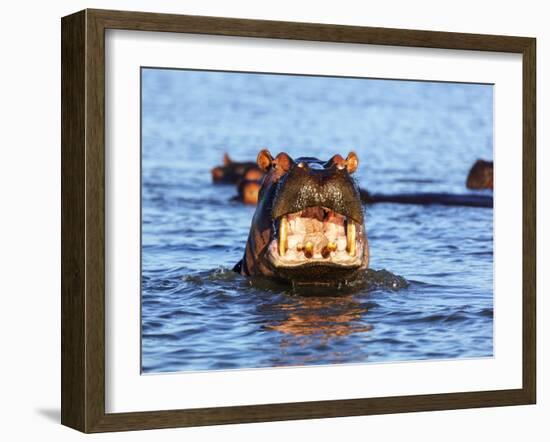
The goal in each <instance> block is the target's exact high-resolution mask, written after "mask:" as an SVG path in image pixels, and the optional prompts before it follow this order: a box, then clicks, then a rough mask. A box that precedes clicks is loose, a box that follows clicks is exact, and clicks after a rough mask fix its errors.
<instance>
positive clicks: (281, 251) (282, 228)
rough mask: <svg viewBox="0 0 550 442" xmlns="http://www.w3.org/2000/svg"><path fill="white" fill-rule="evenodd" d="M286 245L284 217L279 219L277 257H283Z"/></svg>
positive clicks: (286, 229)
mask: <svg viewBox="0 0 550 442" xmlns="http://www.w3.org/2000/svg"><path fill="white" fill-rule="evenodd" d="M287 245H288V219H287V218H286V216H283V217H282V218H281V225H280V226H279V255H281V256H283V255H284V254H285V253H286V250H287Z"/></svg>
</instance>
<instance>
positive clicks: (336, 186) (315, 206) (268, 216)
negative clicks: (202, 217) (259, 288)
mask: <svg viewBox="0 0 550 442" xmlns="http://www.w3.org/2000/svg"><path fill="white" fill-rule="evenodd" d="M358 162H359V160H358V158H357V155H356V154H355V153H354V152H351V153H350V154H349V155H348V156H347V158H346V159H344V158H343V157H342V156H340V155H334V156H333V157H332V158H331V159H330V160H328V161H321V160H319V159H317V158H311V157H301V158H297V159H296V160H293V159H292V158H291V157H290V156H289V155H288V154H286V153H284V152H281V153H279V154H278V155H277V156H276V157H275V158H273V157H272V155H271V154H270V152H269V151H268V150H267V149H264V150H262V151H261V152H260V153H259V154H258V158H257V163H258V166H259V167H260V168H261V169H262V170H264V171H265V173H266V175H265V177H264V179H263V182H262V187H261V189H260V193H259V201H258V205H257V207H256V212H255V213H254V217H253V219H252V224H251V227H250V233H249V236H248V241H247V243H246V249H245V252H244V257H243V259H242V260H241V261H239V263H238V264H237V265H236V266H235V271H237V272H239V273H241V274H242V275H244V276H263V277H268V278H274V279H278V280H282V281H286V282H292V283H299V284H312V285H333V284H334V285H340V284H342V283H345V282H351V281H353V280H355V279H357V278H359V277H361V276H362V275H363V273H364V271H365V270H366V269H367V266H368V262H369V249H368V240H367V234H366V230H365V224H364V214H363V207H362V204H361V197H360V193H359V188H358V187H357V184H356V183H355V180H354V179H353V178H352V174H353V173H354V172H355V171H356V170H357V166H358Z"/></svg>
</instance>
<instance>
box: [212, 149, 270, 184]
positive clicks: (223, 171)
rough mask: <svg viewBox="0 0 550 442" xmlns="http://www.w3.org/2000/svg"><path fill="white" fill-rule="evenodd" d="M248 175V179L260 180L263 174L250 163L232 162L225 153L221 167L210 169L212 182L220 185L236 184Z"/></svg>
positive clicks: (255, 165) (254, 164)
mask: <svg viewBox="0 0 550 442" xmlns="http://www.w3.org/2000/svg"><path fill="white" fill-rule="evenodd" d="M247 173H248V174H249V176H250V179H261V176H263V172H262V171H261V170H260V169H259V168H258V166H257V164H256V163H254V162H252V161H241V162H239V161H233V160H232V159H231V158H230V157H229V155H228V154H227V153H225V154H224V155H223V165H222V166H216V167H214V168H213V169H212V181H214V182H215V183H220V184H237V183H238V182H239V181H240V180H242V179H243V178H245V175H246V174H247Z"/></svg>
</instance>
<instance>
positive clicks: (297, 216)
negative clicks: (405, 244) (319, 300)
mask: <svg viewBox="0 0 550 442" xmlns="http://www.w3.org/2000/svg"><path fill="white" fill-rule="evenodd" d="M363 237H364V234H363V226H362V224H361V223H358V222H356V221H354V220H353V219H352V218H350V217H347V216H345V215H342V214H340V213H338V212H335V211H334V210H332V209H330V208H328V207H319V206H317V207H308V208H306V209H304V210H301V211H298V212H294V213H289V214H286V215H283V216H281V217H280V218H279V219H277V220H276V222H275V235H274V239H273V240H272V241H271V243H270V244H269V251H268V257H269V259H270V261H271V263H272V264H273V266H274V267H276V268H278V269H281V268H284V267H290V268H292V267H294V268H296V267H300V266H305V267H311V266H327V267H339V266H342V267H347V268H357V267H360V266H361V264H362V262H363V253H364V247H363V246H364V243H363V241H364V240H363Z"/></svg>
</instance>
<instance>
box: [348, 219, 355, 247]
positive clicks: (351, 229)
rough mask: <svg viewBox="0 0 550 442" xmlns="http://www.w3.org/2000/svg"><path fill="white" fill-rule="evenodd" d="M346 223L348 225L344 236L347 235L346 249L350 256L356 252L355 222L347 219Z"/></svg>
mask: <svg viewBox="0 0 550 442" xmlns="http://www.w3.org/2000/svg"><path fill="white" fill-rule="evenodd" d="M347 224H348V225H347V228H346V237H347V245H346V250H347V251H348V253H349V254H350V255H351V256H355V252H356V250H355V248H356V242H355V224H354V223H353V222H352V221H349V222H348V223H347Z"/></svg>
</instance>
